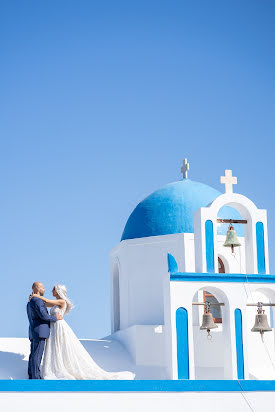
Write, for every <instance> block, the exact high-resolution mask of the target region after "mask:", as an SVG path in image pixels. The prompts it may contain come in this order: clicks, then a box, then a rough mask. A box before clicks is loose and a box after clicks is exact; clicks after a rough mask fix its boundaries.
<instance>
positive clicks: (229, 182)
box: [220, 170, 238, 193]
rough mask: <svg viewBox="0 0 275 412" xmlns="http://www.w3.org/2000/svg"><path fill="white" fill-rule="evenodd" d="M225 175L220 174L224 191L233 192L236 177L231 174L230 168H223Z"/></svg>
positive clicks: (236, 181)
mask: <svg viewBox="0 0 275 412" xmlns="http://www.w3.org/2000/svg"><path fill="white" fill-rule="evenodd" d="M224 174H225V176H221V180H220V182H221V183H222V184H224V185H225V193H233V185H236V184H237V183H238V180H237V178H236V177H234V176H232V170H225V171H224Z"/></svg>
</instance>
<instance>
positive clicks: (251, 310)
mask: <svg viewBox="0 0 275 412" xmlns="http://www.w3.org/2000/svg"><path fill="white" fill-rule="evenodd" d="M258 302H262V303H263V304H264V303H275V291H274V289H271V288H269V287H268V286H265V287H256V288H255V289H254V288H253V287H251V286H250V293H249V295H248V298H247V303H250V304H251V303H253V304H257V303H258ZM263 309H264V315H266V319H265V321H266V322H265V324H266V326H267V327H269V326H270V327H271V328H272V331H266V332H264V333H263V336H261V334H260V332H257V331H256V332H255V331H254V332H253V331H252V330H251V329H252V328H253V327H254V326H255V325H256V326H258V321H256V315H257V306H247V307H246V335H247V363H248V365H247V370H248V374H249V379H272V380H273V379H275V350H274V348H275V330H274V322H273V319H274V307H270V306H263ZM263 323H264V322H263ZM263 323H262V322H261V324H263Z"/></svg>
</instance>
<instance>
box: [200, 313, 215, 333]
mask: <svg viewBox="0 0 275 412" xmlns="http://www.w3.org/2000/svg"><path fill="white" fill-rule="evenodd" d="M217 327H218V326H217V325H216V323H215V322H214V319H213V316H212V313H210V312H206V313H204V314H203V315H202V325H201V327H200V330H206V331H207V332H208V334H209V332H210V330H211V329H215V328H217Z"/></svg>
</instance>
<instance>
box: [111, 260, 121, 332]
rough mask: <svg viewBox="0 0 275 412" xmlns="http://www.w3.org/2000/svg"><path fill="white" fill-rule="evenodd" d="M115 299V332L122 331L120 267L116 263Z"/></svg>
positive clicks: (114, 270)
mask: <svg viewBox="0 0 275 412" xmlns="http://www.w3.org/2000/svg"><path fill="white" fill-rule="evenodd" d="M112 289H113V290H112V297H113V332H116V331H117V330H119V329H120V293H119V266H118V263H115V265H114V269H113V282H112Z"/></svg>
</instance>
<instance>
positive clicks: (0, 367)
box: [0, 352, 28, 379]
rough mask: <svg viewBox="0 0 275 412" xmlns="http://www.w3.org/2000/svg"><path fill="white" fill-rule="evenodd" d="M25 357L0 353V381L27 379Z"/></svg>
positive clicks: (10, 353)
mask: <svg viewBox="0 0 275 412" xmlns="http://www.w3.org/2000/svg"><path fill="white" fill-rule="evenodd" d="M24 358H25V356H24V355H20V354H18V353H12V352H0V379H28V361H27V360H24Z"/></svg>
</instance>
